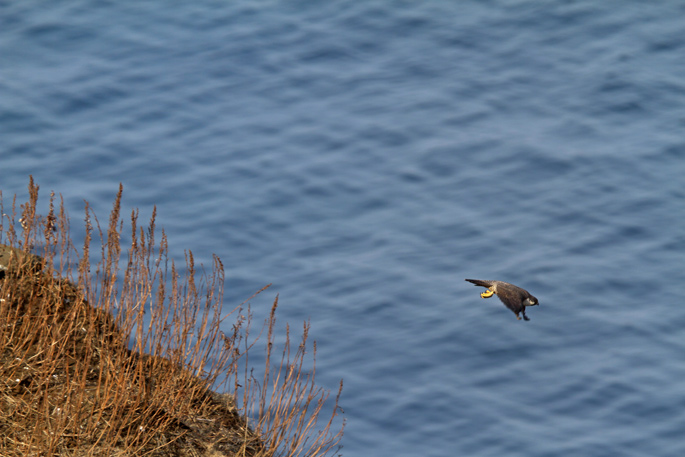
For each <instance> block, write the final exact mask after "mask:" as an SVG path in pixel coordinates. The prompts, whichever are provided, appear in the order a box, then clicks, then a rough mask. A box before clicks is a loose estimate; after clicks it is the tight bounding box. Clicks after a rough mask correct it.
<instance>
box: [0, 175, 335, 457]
mask: <svg viewBox="0 0 685 457" xmlns="http://www.w3.org/2000/svg"><path fill="white" fill-rule="evenodd" d="M121 194H122V189H121V187H120V189H119V192H118V194H117V197H116V199H115V202H114V207H113V210H112V212H111V214H110V219H109V224H108V225H107V228H106V231H105V232H103V231H102V229H101V227H100V224H99V223H98V221H97V218H95V216H94V215H93V213H92V211H91V210H90V209H89V207H88V205H87V204H86V211H85V214H86V217H85V224H86V236H85V240H84V244H83V246H82V247H81V248H80V249H77V248H75V247H74V246H73V244H72V241H71V239H70V236H69V220H68V218H67V216H66V214H65V211H64V206H63V202H62V201H61V200H60V201H59V204H58V205H57V206H58V207H57V209H56V208H55V203H56V200H57V199H56V197H55V195H54V194H52V195H51V196H50V201H49V210H48V214H47V215H46V216H44V217H41V216H39V215H38V213H37V209H36V207H37V202H38V187H37V186H36V185H35V184H34V183H33V179H31V182H30V183H29V195H30V197H29V201H28V202H26V203H24V204H22V205H20V211H19V213H20V214H17V202H16V197H15V198H14V199H13V201H12V205H11V210H10V211H9V214H5V212H4V208H3V207H2V194H1V193H0V210H2V218H1V219H0V243H4V244H5V245H7V246H0V455H2V456H7V457H11V456H30V455H35V456H55V455H59V456H79V457H80V456H210V457H218V456H255V457H267V456H312V457H313V456H324V455H330V454H332V453H335V452H336V451H337V450H338V449H339V446H338V443H339V441H340V438H341V437H342V428H343V425H344V424H343V423H342V422H341V421H340V420H339V419H336V416H337V414H338V411H339V407H338V398H339V395H340V391H338V395H337V396H336V397H335V398H334V399H333V398H331V399H329V393H328V392H327V391H325V390H322V389H321V388H319V387H317V386H316V384H315V377H314V375H315V368H314V367H315V364H314V356H315V353H316V344H315V343H314V344H313V345H312V354H311V355H312V359H311V360H312V361H311V362H309V359H308V358H307V357H306V355H307V347H308V332H309V325H308V324H305V325H304V330H303V333H302V336H301V339H300V341H299V343H298V345H297V348H296V349H295V350H294V351H293V353H291V343H290V335H286V338H285V344H284V346H283V348H282V353H280V357H273V358H276V359H277V360H276V362H275V363H276V364H275V365H274V360H272V356H273V355H274V353H275V352H274V351H275V347H274V329H275V312H276V308H277V303H278V297H276V300H275V301H274V305H273V307H272V310H271V314H270V316H269V317H268V319H267V320H266V323H265V327H264V328H263V329H262V331H264V330H265V331H266V335H267V336H266V341H264V343H263V344H264V345H265V354H266V362H265V365H264V367H263V369H262V370H255V369H254V368H253V367H251V366H250V364H249V357H248V355H249V353H250V351H254V350H255V348H257V347H261V346H260V345H261V344H262V343H261V342H260V340H259V339H250V337H249V332H250V328H251V326H252V317H251V313H250V310H249V307H248V308H247V309H243V307H242V305H240V306H238V307H236V309H234V310H233V311H232V312H231V313H228V314H224V313H223V312H222V306H223V296H222V293H223V282H224V274H223V266H222V264H221V261H220V260H219V258H218V257H215V258H214V264H213V265H212V269H211V272H210V273H206V272H204V270H202V269H201V271H200V272H198V271H196V267H195V264H194V261H193V256H192V253H191V252H188V253H187V255H186V262H185V268H184V271H183V273H181V272H180V271H179V270H178V269H177V267H176V265H175V263H174V262H173V261H170V260H169V258H168V246H167V240H166V237H165V235H164V232H163V231H162V234H161V236H160V237H159V241H158V242H157V241H156V240H155V236H156V233H155V212H154V211H153V214H152V218H151V220H150V223H149V224H148V225H147V226H146V227H139V226H138V213H137V212H136V211H133V212H132V214H131V218H130V224H131V227H130V229H131V231H130V236H129V239H130V243H131V245H130V246H126V249H125V250H123V251H124V252H122V246H121V239H122V233H123V229H124V224H123V221H122V219H121V217H120V209H121V208H120V203H121ZM18 216H19V219H17V217H18ZM91 251H95V252H97V256H94V255H91ZM34 254H36V255H34ZM92 257H97V261H94V260H93V259H92ZM122 257H123V259H122ZM122 264H123V265H124V267H123V268H122V267H120V265H122ZM267 287H268V286H267ZM265 288H266V287H265ZM262 290H263V289H262ZM260 292H261V291H260ZM258 293H259V292H258ZM251 298H252V297H251ZM245 315H246V316H245ZM231 316H232V319H233V320H234V323H233V325H232V326H231V327H230V328H231V329H232V330H231V331H230V332H228V334H226V333H224V332H223V331H222V328H227V326H229V325H228V321H227V319H228V318H229V317H231ZM260 334H261V332H260ZM308 363H311V364H312V366H313V368H312V369H311V370H310V371H306V370H305V368H304V367H305V365H306V364H308ZM273 366H276V367H277V368H275V369H274V368H272V367H273ZM260 371H261V372H262V374H261V375H255V372H260ZM258 378H260V381H258V380H257V379H258ZM211 389H214V390H220V391H223V392H225V393H223V394H217V393H215V392H213V391H212V390H211ZM340 390H342V383H341V384H340ZM236 399H238V400H239V402H238V403H236ZM238 404H239V405H240V407H238V406H237V405H238ZM325 410H331V411H329V413H325ZM324 414H330V416H329V418H328V419H327V420H325V422H323V423H321V419H322V418H323V415H324Z"/></svg>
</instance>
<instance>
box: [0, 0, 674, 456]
mask: <svg viewBox="0 0 685 457" xmlns="http://www.w3.org/2000/svg"><path fill="white" fill-rule="evenodd" d="M29 175H33V177H34V179H35V180H36V183H37V184H38V185H40V187H41V195H42V197H43V198H44V200H43V202H46V200H47V196H48V195H49V192H50V190H54V191H55V192H57V193H59V194H61V195H62V196H63V197H64V201H65V204H66V207H67V209H68V211H69V215H70V217H71V219H72V224H71V225H72V231H73V235H74V237H75V238H76V239H77V240H78V239H79V236H82V233H83V228H82V227H81V225H82V219H83V207H84V203H83V201H84V200H88V202H89V203H90V205H91V206H92V208H93V209H94V211H95V212H96V214H98V216H99V217H100V219H101V220H106V218H107V216H108V213H109V210H110V209H111V207H112V202H113V199H114V196H115V194H116V191H117V189H118V185H119V183H120V182H121V183H123V186H124V198H123V207H124V214H128V213H129V212H130V211H131V209H133V208H139V209H140V213H141V219H142V220H147V219H148V218H149V216H150V214H151V213H152V208H153V206H154V205H156V206H157V214H158V217H157V225H158V227H159V228H163V229H164V230H165V232H166V233H167V235H168V238H169V244H170V249H171V255H172V256H173V257H174V258H177V259H181V260H182V259H183V255H184V251H185V250H188V249H189V250H192V252H193V254H194V256H195V260H196V261H197V262H198V263H203V264H204V265H206V266H211V264H212V254H213V253H215V254H217V255H218V256H219V257H220V258H221V259H222V261H223V263H224V265H225V267H226V290H225V307H226V310H230V309H232V308H233V307H234V306H236V305H237V304H239V303H240V302H242V301H243V300H245V299H246V298H248V297H249V296H250V295H252V293H254V292H255V291H256V290H258V289H259V288H261V287H263V286H264V285H266V284H268V283H273V286H272V287H271V288H270V289H268V290H267V291H265V292H263V293H262V294H261V295H259V296H258V297H257V298H255V299H253V300H251V305H252V311H253V313H254V315H255V318H256V319H257V320H258V321H261V320H263V319H264V318H266V317H267V315H268V311H269V308H270V305H271V303H272V302H273V300H274V298H275V296H276V294H278V295H279V311H278V318H279V323H280V324H283V325H284V324H285V322H288V323H290V324H291V326H292V327H293V329H299V328H301V327H300V325H301V323H302V322H303V321H304V320H305V319H310V320H311V331H310V337H311V338H312V339H315V340H316V341H317V345H318V354H317V379H318V383H319V385H320V386H322V387H324V388H325V389H330V390H331V391H333V393H335V391H336V390H337V386H338V383H339V381H340V379H343V380H344V390H343V395H342V398H341V406H342V408H343V409H344V411H345V414H344V417H345V419H346V421H347V427H346V430H345V436H344V438H343V440H342V444H343V448H342V450H341V453H342V455H344V456H350V457H362V456H363V457H368V456H373V457H388V456H393V457H404V456H415V457H431V456H447V457H452V456H475V457H485V456H512V457H518V456H520V457H523V456H526V457H531V456H533V457H538V456H565V457H616V456H622V457H626V456H628V457H630V456H635V457H645V456H649V457H661V456H663V457H667V456H669V457H670V456H674V457H675V456H683V455H685V299H683V288H684V287H685V268H684V267H685V180H684V176H685V3H683V2H677V1H664V2H635V1H625V2H618V1H606V2H598V1H594V0H578V1H558V2H534V1H519V0H490V1H463V2H442V1H430V0H429V1H424V2H409V1H390V0H370V1H364V2H347V1H338V0H334V1H328V2H311V1H292V2H285V1H266V0H258V1H247V0H236V1H231V2H224V1H209V0H207V1H194V2H155V1H135V2H133V1H117V2H111V1H91V0H88V1H85V0H84V1H75V0H72V1H54V2H42V1H21V2H18V1H0V190H2V194H3V197H4V200H5V205H6V206H7V204H8V202H11V198H12V196H13V195H15V194H16V195H17V196H18V198H19V200H20V201H23V200H25V199H26V198H27V191H26V188H27V184H28V176H29ZM464 278H477V279H499V280H504V281H508V282H512V283H515V284H517V285H520V286H522V287H524V288H526V289H528V290H529V291H530V292H531V293H532V294H533V295H535V296H537V297H538V299H539V300H540V306H539V307H534V308H530V309H529V311H528V313H527V314H528V316H529V317H530V318H531V320H530V321H529V322H524V321H517V320H516V319H515V316H514V314H513V313H511V312H510V311H509V310H508V309H506V308H505V307H504V306H503V305H502V304H501V303H500V302H499V300H498V299H497V298H491V299H489V300H482V299H481V298H480V297H479V293H480V292H481V291H482V290H483V289H482V288H475V287H474V286H473V285H471V284H469V283H466V282H464Z"/></svg>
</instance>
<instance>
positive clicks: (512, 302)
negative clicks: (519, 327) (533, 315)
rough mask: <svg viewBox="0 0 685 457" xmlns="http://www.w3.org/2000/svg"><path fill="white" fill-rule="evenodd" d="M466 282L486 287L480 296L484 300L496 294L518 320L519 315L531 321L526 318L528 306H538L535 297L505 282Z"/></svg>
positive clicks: (474, 280)
mask: <svg viewBox="0 0 685 457" xmlns="http://www.w3.org/2000/svg"><path fill="white" fill-rule="evenodd" d="M466 281H468V282H471V283H473V284H475V285H476V286H481V287H485V288H486V289H488V290H486V291H485V292H483V293H482V294H480V296H481V297H482V298H489V297H492V295H493V294H496V295H497V296H498V297H499V299H500V300H502V303H504V305H505V306H506V307H507V308H509V309H510V310H512V311H513V313H514V314H516V319H519V320H520V319H521V317H519V313H520V314H522V315H523V319H524V320H527V321H529V320H530V319H528V316H526V306H535V305H538V304H539V303H538V299H537V298H535V297H533V296H532V295H531V294H530V293H529V292H528V291H527V290H525V289H522V288H520V287H518V286H515V285H513V284H509V283H508V282H504V281H484V280H481V279H466Z"/></svg>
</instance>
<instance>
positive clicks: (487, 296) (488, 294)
mask: <svg viewBox="0 0 685 457" xmlns="http://www.w3.org/2000/svg"><path fill="white" fill-rule="evenodd" d="M493 295H495V293H494V292H493V291H491V290H490V289H488V290H486V291H485V292H483V293H482V294H480V298H490V297H492V296H493Z"/></svg>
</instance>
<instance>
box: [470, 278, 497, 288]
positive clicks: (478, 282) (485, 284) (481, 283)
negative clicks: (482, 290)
mask: <svg viewBox="0 0 685 457" xmlns="http://www.w3.org/2000/svg"><path fill="white" fill-rule="evenodd" d="M464 281H468V282H472V283H473V284H475V285H477V286H481V287H490V286H491V285H492V281H482V280H480V279H465V280H464Z"/></svg>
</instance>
